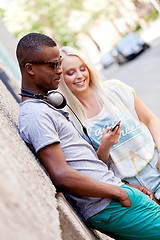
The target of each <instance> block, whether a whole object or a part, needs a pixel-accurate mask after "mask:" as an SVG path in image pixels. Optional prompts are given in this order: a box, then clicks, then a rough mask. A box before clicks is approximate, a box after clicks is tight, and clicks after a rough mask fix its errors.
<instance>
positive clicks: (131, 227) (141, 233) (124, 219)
mask: <svg viewBox="0 0 160 240" xmlns="http://www.w3.org/2000/svg"><path fill="white" fill-rule="evenodd" d="M122 188H124V190H125V191H126V192H127V194H128V195H129V198H130V201H131V207H124V206H122V205H121V204H120V203H119V202H118V201H116V200H112V201H111V203H110V204H109V205H108V206H107V207H106V208H105V209H104V210H102V211H101V212H99V213H97V214H96V215H94V216H92V217H90V218H89V219H88V220H87V222H88V223H89V224H90V225H91V226H92V227H93V228H95V229H97V230H99V231H101V232H103V233H106V234H107V235H109V236H111V237H113V238H115V239H116V240H124V239H128V240H133V239H134V240H136V239H141V240H142V239H145V240H160V206H159V205H158V204H157V203H155V202H154V201H153V200H151V199H150V198H149V197H148V196H146V195H145V194H143V193H142V192H140V191H139V190H137V189H135V188H132V187H129V186H126V185H123V186H122Z"/></svg>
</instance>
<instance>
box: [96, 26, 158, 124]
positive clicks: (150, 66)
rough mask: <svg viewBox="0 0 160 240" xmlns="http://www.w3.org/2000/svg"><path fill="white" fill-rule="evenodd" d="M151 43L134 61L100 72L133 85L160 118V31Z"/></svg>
mask: <svg viewBox="0 0 160 240" xmlns="http://www.w3.org/2000/svg"><path fill="white" fill-rule="evenodd" d="M157 31H158V32H159V29H157ZM150 36H151V35H150ZM149 43H150V45H151V48H150V49H147V50H146V51H145V52H144V53H142V54H141V55H139V56H138V57H137V58H136V59H134V60H133V61H131V62H128V63H126V64H124V65H122V66H118V65H117V64H114V65H112V66H110V67H109V68H108V69H106V70H104V69H102V70H101V71H100V72H101V74H102V76H103V80H107V79H113V78H116V79H119V80H121V81H123V82H124V83H127V84H129V85H130V86H132V87H133V88H134V89H135V92H136V95H137V96H138V97H139V98H140V99H141V100H142V101H143V102H144V103H145V104H146V105H147V106H148V107H149V109H150V110H151V111H152V112H153V113H155V114H156V115H157V116H158V117H159V119H160V32H159V37H156V38H155V39H153V40H150V41H149Z"/></svg>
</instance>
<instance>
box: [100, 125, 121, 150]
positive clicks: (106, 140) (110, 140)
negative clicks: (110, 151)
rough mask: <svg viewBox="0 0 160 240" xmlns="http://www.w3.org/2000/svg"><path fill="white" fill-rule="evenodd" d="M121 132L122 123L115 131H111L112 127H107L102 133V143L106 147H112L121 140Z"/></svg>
mask: <svg viewBox="0 0 160 240" xmlns="http://www.w3.org/2000/svg"><path fill="white" fill-rule="evenodd" d="M120 134H121V125H119V126H117V127H116V128H115V129H114V131H113V132H112V131H111V128H110V127H107V128H106V129H105V130H104V131H103V134H102V140H101V145H103V148H104V149H107V148H111V147H112V146H113V145H115V144H117V143H118V142H119V137H120Z"/></svg>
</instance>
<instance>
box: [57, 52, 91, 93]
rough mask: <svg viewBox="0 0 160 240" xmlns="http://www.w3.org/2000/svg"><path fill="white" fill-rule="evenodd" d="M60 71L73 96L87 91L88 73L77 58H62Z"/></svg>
mask: <svg viewBox="0 0 160 240" xmlns="http://www.w3.org/2000/svg"><path fill="white" fill-rule="evenodd" d="M62 70H63V77H64V81H65V83H66V85H67V87H68V88H69V89H70V90H71V92H72V93H73V94H75V95H77V94H79V93H82V92H85V91H86V90H87V89H88V87H89V81H90V77H89V71H88V68H87V67H86V65H85V64H84V63H83V62H82V61H81V60H80V59H79V58H78V57H77V56H64V57H63V60H62Z"/></svg>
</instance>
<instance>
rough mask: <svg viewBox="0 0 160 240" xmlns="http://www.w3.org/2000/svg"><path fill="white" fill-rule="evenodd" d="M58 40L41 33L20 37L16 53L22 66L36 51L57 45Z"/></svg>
mask: <svg viewBox="0 0 160 240" xmlns="http://www.w3.org/2000/svg"><path fill="white" fill-rule="evenodd" d="M55 46H57V44H56V42H55V41H54V40H53V39H52V38H50V37H48V36H46V35H44V34H41V33H29V34H27V35H25V36H24V37H23V38H21V39H20V41H19V42H18V45H17V50H16V55H17V59H18V62H19V65H20V66H23V64H24V62H25V61H27V60H32V59H30V58H31V56H34V55H35V53H36V54H37V53H39V52H40V51H41V50H42V48H43V47H55Z"/></svg>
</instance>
